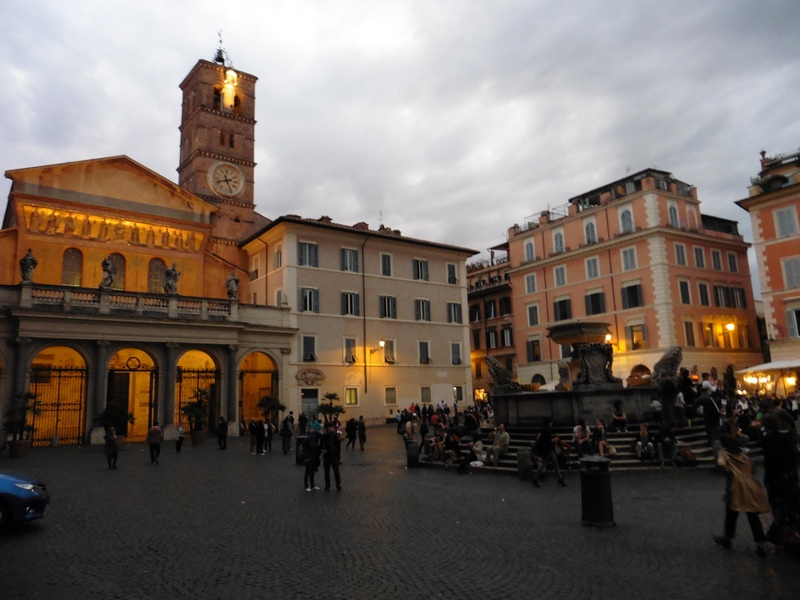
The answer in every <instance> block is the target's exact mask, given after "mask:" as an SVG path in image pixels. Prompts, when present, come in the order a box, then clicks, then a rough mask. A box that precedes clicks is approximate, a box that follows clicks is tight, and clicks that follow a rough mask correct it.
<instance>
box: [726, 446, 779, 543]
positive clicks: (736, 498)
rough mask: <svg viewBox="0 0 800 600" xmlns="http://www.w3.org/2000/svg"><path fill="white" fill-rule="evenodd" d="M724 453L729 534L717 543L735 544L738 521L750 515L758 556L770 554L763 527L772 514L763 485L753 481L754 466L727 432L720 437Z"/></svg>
mask: <svg viewBox="0 0 800 600" xmlns="http://www.w3.org/2000/svg"><path fill="white" fill-rule="evenodd" d="M720 443H721V444H722V450H720V452H719V455H718V456H717V465H718V466H719V467H720V468H721V469H722V470H724V471H725V473H726V485H725V495H724V500H725V535H724V536H722V535H715V536H713V539H714V541H715V542H716V543H717V544H719V545H720V546H722V547H724V548H730V547H731V546H732V545H733V538H734V537H736V521H737V520H738V519H739V513H740V512H744V513H746V514H747V522H748V524H749V525H750V531H752V533H753V540H754V541H755V542H756V553H757V554H758V555H759V556H761V557H765V556H766V555H767V547H766V541H767V538H766V536H765V535H764V528H763V526H762V525H761V519H760V518H759V516H758V515H759V514H760V513H765V512H769V502H768V501H767V495H766V493H764V490H763V488H762V487H761V485H760V484H759V483H758V482H757V481H756V480H755V479H754V478H753V466H752V464H751V462H750V458H749V457H748V456H747V454H745V453H744V452H743V451H742V449H741V448H739V446H738V445H737V444H736V440H734V439H733V437H732V436H730V435H729V434H727V433H725V434H723V435H722V436H720Z"/></svg>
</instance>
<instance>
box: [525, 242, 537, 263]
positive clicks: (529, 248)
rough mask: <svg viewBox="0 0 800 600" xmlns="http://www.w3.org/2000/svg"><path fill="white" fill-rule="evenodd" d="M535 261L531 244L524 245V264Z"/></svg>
mask: <svg viewBox="0 0 800 600" xmlns="http://www.w3.org/2000/svg"><path fill="white" fill-rule="evenodd" d="M533 260H536V252H535V251H534V249H533V242H526V243H525V262H531V261H533Z"/></svg>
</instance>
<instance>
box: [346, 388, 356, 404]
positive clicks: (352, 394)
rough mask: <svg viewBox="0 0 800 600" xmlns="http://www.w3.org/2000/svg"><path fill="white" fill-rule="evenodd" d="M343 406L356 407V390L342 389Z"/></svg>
mask: <svg viewBox="0 0 800 600" xmlns="http://www.w3.org/2000/svg"><path fill="white" fill-rule="evenodd" d="M344 404H345V406H357V405H358V388H354V387H348V388H344Z"/></svg>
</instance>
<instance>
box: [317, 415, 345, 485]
mask: <svg viewBox="0 0 800 600" xmlns="http://www.w3.org/2000/svg"><path fill="white" fill-rule="evenodd" d="M325 429H326V431H325V434H324V435H323V436H322V443H321V448H322V464H323V466H324V467H325V490H326V491H327V490H330V489H331V469H333V477H334V479H335V481H336V491H337V492H341V491H342V478H341V476H340V475H339V460H340V458H341V454H342V440H341V438H340V437H339V432H338V431H336V427H335V424H334V422H333V421H328V422H327V423H325Z"/></svg>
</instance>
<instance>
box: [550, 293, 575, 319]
mask: <svg viewBox="0 0 800 600" xmlns="http://www.w3.org/2000/svg"><path fill="white" fill-rule="evenodd" d="M571 318H572V303H571V302H570V299H569V298H563V299H561V300H556V301H555V302H553V321H565V320H567V319H571Z"/></svg>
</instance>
